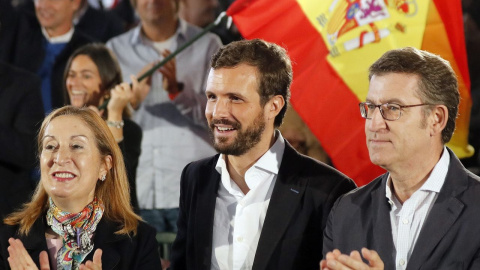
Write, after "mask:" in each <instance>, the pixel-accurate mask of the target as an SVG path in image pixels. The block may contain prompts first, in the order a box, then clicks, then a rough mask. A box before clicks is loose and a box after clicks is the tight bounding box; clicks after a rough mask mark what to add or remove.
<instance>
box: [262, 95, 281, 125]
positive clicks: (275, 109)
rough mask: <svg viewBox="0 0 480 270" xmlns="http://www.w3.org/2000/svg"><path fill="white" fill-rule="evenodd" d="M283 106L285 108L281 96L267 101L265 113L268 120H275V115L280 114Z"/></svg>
mask: <svg viewBox="0 0 480 270" xmlns="http://www.w3.org/2000/svg"><path fill="white" fill-rule="evenodd" d="M284 106H285V99H283V96H281V95H276V96H273V97H272V98H271V99H270V100H269V101H268V103H267V110H266V112H265V113H266V114H267V116H268V120H270V119H275V117H277V115H278V114H279V113H280V111H281V110H282V108H283V107H284Z"/></svg>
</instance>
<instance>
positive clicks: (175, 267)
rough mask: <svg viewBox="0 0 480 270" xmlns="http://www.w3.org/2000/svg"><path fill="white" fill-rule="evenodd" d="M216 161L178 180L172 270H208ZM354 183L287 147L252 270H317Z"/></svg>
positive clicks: (195, 166)
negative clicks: (332, 217) (330, 226)
mask: <svg viewBox="0 0 480 270" xmlns="http://www.w3.org/2000/svg"><path fill="white" fill-rule="evenodd" d="M218 157H219V155H216V156H214V157H212V158H208V159H204V160H201V161H197V162H193V163H190V164H189V165H187V166H186V167H185V169H184V170H183V173H182V178H181V183H180V184H181V190H180V213H179V218H178V222H177V224H178V234H177V238H176V239H175V242H174V243H173V247H172V252H171V267H170V269H171V270H179V269H188V270H196V269H204V270H210V265H211V256H212V237H213V220H214V212H215V202H216V198H217V191H218V188H219V184H220V174H219V173H218V172H217V171H216V170H215V165H216V163H217V160H218ZM355 187H356V186H355V183H353V181H352V180H351V179H349V178H348V177H347V176H345V175H343V174H342V173H340V172H339V171H337V170H335V169H333V168H331V167H329V166H327V165H325V164H323V163H320V162H318V161H315V160H313V159H311V158H308V157H306V156H303V155H301V154H299V153H298V152H297V151H295V150H294V149H293V148H292V147H291V146H290V145H289V144H288V143H286V146H285V152H284V154H283V160H282V164H281V166H280V170H279V172H278V176H277V180H276V183H275V187H274V189H273V193H272V197H271V199H270V203H269V206H268V210H267V214H266V216H265V222H264V224H263V228H262V232H261V235H260V239H259V242H258V246H257V251H256V254H255V259H254V263H253V270H265V269H270V270H294V269H302V270H308V269H318V268H319V262H320V260H321V258H322V254H321V253H322V239H323V229H324V228H325V224H326V222H327V217H328V213H329V212H330V208H331V207H332V206H333V204H334V202H335V200H336V199H337V198H338V197H339V196H340V195H342V194H344V193H346V192H348V191H350V190H352V189H354V188H355Z"/></svg>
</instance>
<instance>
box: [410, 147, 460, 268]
mask: <svg viewBox="0 0 480 270" xmlns="http://www.w3.org/2000/svg"><path fill="white" fill-rule="evenodd" d="M449 152H450V167H449V170H448V174H447V177H446V178H445V183H444V184H443V187H442V189H441V190H440V193H439V194H438V197H437V200H436V201H435V204H434V205H433V207H432V210H431V211H430V214H429V215H428V217H427V219H426V220H425V223H424V224H423V227H422V230H421V232H420V235H419V236H418V239H417V242H416V244H415V247H414V249H413V252H412V256H411V258H410V261H409V262H408V266H407V269H409V270H410V269H419V268H420V267H421V266H422V264H423V263H424V262H426V261H427V260H428V257H429V256H430V254H431V253H432V252H433V250H434V249H435V247H436V246H437V244H438V242H440V240H441V239H442V238H443V236H444V235H445V234H446V233H447V232H448V230H449V229H450V227H451V226H452V225H453V224H454V223H455V221H456V220H457V219H458V218H459V216H460V214H461V212H462V210H463V207H464V204H463V203H462V202H461V201H460V200H458V199H457V198H456V197H457V196H458V195H459V194H460V193H462V192H463V191H465V189H466V188H467V183H468V179H467V175H466V173H465V169H464V168H463V166H462V165H461V164H460V161H459V160H458V159H457V158H456V157H455V155H454V154H453V153H452V152H451V151H449ZM432 228H433V229H432Z"/></svg>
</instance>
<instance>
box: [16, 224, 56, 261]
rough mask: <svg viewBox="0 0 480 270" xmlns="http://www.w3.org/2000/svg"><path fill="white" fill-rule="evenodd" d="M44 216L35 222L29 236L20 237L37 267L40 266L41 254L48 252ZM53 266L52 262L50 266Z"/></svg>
mask: <svg viewBox="0 0 480 270" xmlns="http://www.w3.org/2000/svg"><path fill="white" fill-rule="evenodd" d="M44 216H45V215H42V216H41V217H40V218H38V219H37V220H36V221H35V223H34V224H33V227H32V229H31V230H30V232H29V234H28V235H26V236H20V237H19V238H20V240H21V241H22V243H23V245H24V247H25V249H26V250H27V252H28V254H29V255H30V257H31V258H32V260H33V261H34V262H35V264H36V265H40V261H39V255H40V252H42V251H44V250H45V251H48V248H47V240H46V238H45V232H46V225H45V220H44ZM51 264H52V262H50V265H51Z"/></svg>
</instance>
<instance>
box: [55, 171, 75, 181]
mask: <svg viewBox="0 0 480 270" xmlns="http://www.w3.org/2000/svg"><path fill="white" fill-rule="evenodd" d="M52 176H53V178H54V179H55V180H57V181H60V182H63V181H69V180H72V179H74V178H75V177H76V175H75V174H73V173H71V172H54V173H53V174H52Z"/></svg>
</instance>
